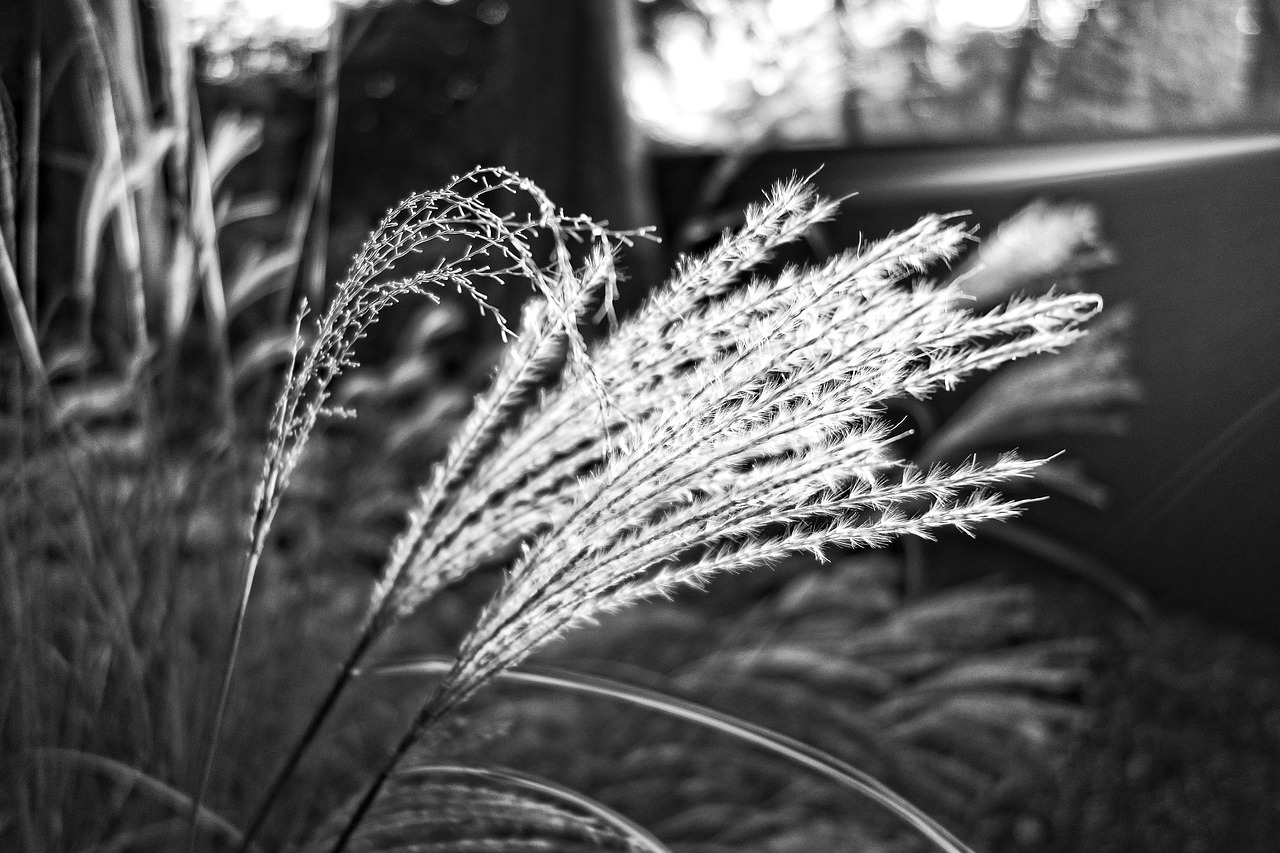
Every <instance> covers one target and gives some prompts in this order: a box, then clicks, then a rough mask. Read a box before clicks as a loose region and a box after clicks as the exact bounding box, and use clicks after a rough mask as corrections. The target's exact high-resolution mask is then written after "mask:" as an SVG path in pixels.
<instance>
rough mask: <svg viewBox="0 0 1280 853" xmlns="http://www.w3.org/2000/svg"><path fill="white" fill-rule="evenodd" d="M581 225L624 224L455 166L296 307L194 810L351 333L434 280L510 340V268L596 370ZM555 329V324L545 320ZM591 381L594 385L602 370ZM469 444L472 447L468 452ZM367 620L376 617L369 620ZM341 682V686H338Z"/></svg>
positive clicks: (577, 355)
mask: <svg viewBox="0 0 1280 853" xmlns="http://www.w3.org/2000/svg"><path fill="white" fill-rule="evenodd" d="M497 194H503V195H507V194H517V195H523V196H525V197H527V198H529V199H532V201H533V203H534V206H535V208H536V211H537V213H536V215H530V216H526V217H524V218H517V217H516V216H514V215H511V214H503V213H499V212H498V211H497V210H496V209H495V207H496V205H494V204H493V199H494V196H495V195H497ZM544 235H550V236H551V237H552V238H553V242H554V246H555V247H556V249H555V251H554V252H553V259H552V261H551V262H550V263H549V264H546V263H543V262H542V261H540V260H539V254H538V252H537V250H536V248H535V241H536V240H537V238H539V237H540V236H544ZM584 237H591V238H595V239H599V240H600V241H602V242H604V243H605V245H606V246H607V245H608V242H607V241H608V240H609V239H611V238H613V237H617V238H618V239H626V235H613V234H612V232H608V231H607V230H606V229H604V228H603V227H602V226H600V225H598V224H596V223H594V222H592V221H590V220H589V219H586V218H585V217H569V216H565V215H564V214H563V213H562V212H560V211H558V210H556V209H555V208H554V207H553V206H552V205H551V203H550V201H549V200H548V199H547V198H546V196H545V195H544V194H543V193H542V191H541V190H539V189H538V188H537V187H536V186H534V185H533V184H532V183H530V182H528V181H526V180H525V179H523V178H521V177H520V176H518V175H515V174H513V173H511V172H507V171H504V170H497V169H477V170H474V171H472V172H469V173H468V174H466V175H463V176H462V177H460V178H456V179H455V180H454V181H452V182H451V183H450V184H449V185H448V186H446V187H445V188H444V189H442V190H436V191H431V192H424V193H417V194H414V195H412V196H410V197H409V198H407V199H405V200H404V201H403V202H401V203H400V204H399V205H397V206H396V207H395V208H393V209H392V210H391V211H390V212H389V213H388V214H387V215H386V217H385V218H384V219H383V221H382V223H381V224H380V225H379V226H378V228H377V229H376V230H375V231H374V232H373V234H372V235H370V237H369V239H368V240H367V241H366V242H365V244H364V246H363V247H362V248H361V250H360V252H359V253H358V254H357V255H356V257H355V259H354V261H353V262H352V266H351V269H350V271H349V273H348V275H347V278H346V280H344V281H343V282H342V283H341V284H340V285H339V287H338V289H337V291H336V292H335V294H334V296H333V298H332V299H331V301H330V303H329V305H328V307H327V308H326V310H325V312H324V313H323V314H322V315H321V317H320V318H319V320H318V322H317V323H316V330H315V334H314V337H313V338H312V339H311V343H310V345H309V346H307V347H306V348H305V350H304V346H303V335H302V321H303V314H304V313H305V308H304V311H303V313H300V315H299V318H298V330H297V334H295V338H294V340H295V343H294V348H293V353H292V358H291V361H290V366H289V370H288V374H287V380H286V383H285V388H284V390H283V392H282V393H281V395H280V398H279V399H278V401H277V404H276V407H275V411H274V414H273V416H272V423H271V430H270V437H269V440H268V444H267V450H266V454H265V458H264V461H263V469H262V473H261V475H260V478H259V481H258V486H257V489H256V491H255V496H254V504H253V510H252V513H251V521H250V525H249V543H248V546H247V549H246V555H245V561H244V571H243V581H242V585H241V590H242V592H241V596H240V600H239V603H238V605H237V608H236V613H235V617H234V621H233V625H232V630H231V637H230V641H229V644H228V652H227V654H226V657H225V664H224V667H223V674H222V678H221V685H220V688H219V693H218V698H217V700H216V706H215V712H214V715H213V725H212V730H211V734H210V736H209V740H208V744H207V746H206V748H205V752H204V758H203V760H202V762H201V770H200V781H199V783H198V785H197V788H196V796H195V797H194V799H193V809H192V813H193V817H194V815H195V814H197V813H198V812H199V809H200V807H201V806H202V804H203V801H204V798H205V796H206V794H207V792H208V788H209V782H210V779H211V776H212V770H213V765H214V762H215V761H216V757H217V752H218V745H219V742H220V739H221V733H222V726H223V722H224V719H225V716H226V709H227V701H228V697H229V695H230V690H231V685H232V683H233V680H234V675H235V666H236V660H237V658H238V655H239V646H240V638H241V635H242V632H243V628H244V620H245V614H246V612H247V610H248V603H249V600H250V595H251V593H252V589H253V582H254V577H255V575H256V573H257V569H258V565H259V563H260V561H261V558H262V554H263V551H264V549H265V547H266V542H267V538H268V535H269V533H270V530H271V526H272V523H273V521H274V519H275V515H276V512H277V510H278V509H279V506H280V502H281V500H282V498H283V495H284V492H285V490H286V489H287V488H288V484H289V479H290V476H291V475H292V473H293V471H294V469H295V468H296V467H297V465H298V462H299V460H300V459H301V455H302V452H303V449H304V448H305V446H306V444H307V441H308V439H309V438H310V435H311V432H312V430H313V429H314V428H315V426H316V424H317V422H318V421H319V419H320V417H321V416H322V415H325V414H328V413H330V410H329V409H328V407H327V401H328V398H329V389H330V386H331V384H332V382H333V380H334V379H335V378H336V377H337V376H338V375H339V374H340V373H341V372H343V371H344V370H346V369H347V368H350V367H353V366H355V364H356V359H355V354H354V347H355V345H356V343H357V342H358V341H359V340H361V339H362V338H363V337H364V336H365V334H366V333H367V331H368V329H369V327H370V326H371V325H372V324H373V323H374V322H375V321H376V320H377V318H378V315H379V314H380V313H381V311H382V310H383V309H384V308H386V307H388V306H389V305H391V304H393V303H395V302H396V301H397V300H399V299H400V298H401V297H402V296H404V295H406V294H410V293H418V294H422V295H425V296H427V297H428V298H432V299H435V298H437V297H436V296H435V294H434V293H433V292H432V290H433V289H434V288H439V287H448V288H453V289H455V290H456V291H458V292H459V293H463V294H466V295H467V296H469V297H470V298H471V299H472V300H473V301H474V302H475V303H476V304H477V305H478V306H479V308H480V311H481V313H482V314H487V315H489V316H491V317H493V318H494V320H495V321H496V322H497V324H498V327H499V329H500V331H501V333H502V337H503V339H504V340H506V339H507V337H508V336H510V335H511V334H512V332H511V329H510V328H509V327H508V326H507V324H506V322H505V321H504V320H503V318H502V317H501V315H499V314H498V312H497V311H496V310H495V309H494V308H493V307H492V306H490V305H489V303H488V301H487V299H486V298H485V296H484V293H483V289H482V288H483V287H485V286H486V285H489V284H492V285H501V284H505V283H507V282H508V281H511V280H513V279H514V280H523V281H528V282H531V283H532V284H533V285H534V287H535V288H536V289H537V291H538V293H539V296H540V297H541V299H540V301H539V302H538V303H537V304H539V305H541V306H542V308H540V309H539V310H541V311H543V312H545V314H546V317H547V321H546V323H545V326H546V330H545V331H546V335H547V336H548V337H550V338H555V339H556V340H557V341H558V342H559V343H558V345H561V346H564V347H565V348H567V349H568V351H569V354H570V367H571V369H572V370H573V371H574V372H575V375H578V376H580V377H582V378H583V379H584V381H588V382H591V380H590V379H589V377H586V375H585V374H586V371H587V366H586V358H585V343H584V342H583V341H582V339H581V336H580V335H579V333H578V331H577V320H578V317H579V314H580V306H579V305H578V303H577V301H575V300H576V299H577V298H578V296H579V294H578V293H577V290H580V289H585V288H576V289H575V288H573V287H571V283H572V282H578V281H581V280H588V279H590V280H591V281H592V282H594V283H595V284H607V285H608V286H610V287H611V286H612V284H613V282H612V279H611V278H609V276H607V275H604V276H596V277H593V276H581V277H576V276H575V275H574V273H573V270H572V269H571V268H570V266H569V252H568V249H567V248H566V243H567V241H568V240H569V239H571V238H579V239H581V238H584ZM433 243H435V244H452V245H453V246H456V247H457V249H456V252H455V254H454V256H453V257H452V258H448V259H442V260H440V261H439V262H438V263H437V264H436V265H435V266H434V267H433V268H431V269H429V270H427V271H425V272H420V273H417V274H415V275H413V276H411V277H408V278H401V279H393V280H387V279H386V278H384V276H386V274H388V273H389V272H391V270H392V269H393V268H394V266H395V265H396V263H397V262H399V261H400V260H402V259H403V258H405V257H406V256H408V255H411V254H416V253H418V252H421V251H422V250H423V248H424V247H426V246H427V245H429V244H433ZM603 257H604V258H606V259H607V258H608V251H607V250H606V251H605V252H604V253H603ZM596 265H597V266H598V267H600V268H605V267H608V268H609V269H611V266H610V265H609V264H608V261H607V260H602V259H600V256H597V261H596ZM593 286H594V285H593ZM609 295H611V294H609ZM553 329H555V330H559V331H550V330H553ZM545 345H546V341H541V342H538V341H534V342H531V343H527V344H524V345H523V346H524V347H526V348H527V347H532V348H533V350H534V353H535V354H539V355H541V356H543V357H545V356H546V353H545V349H546V346H545ZM591 384H593V385H594V386H596V387H599V383H598V382H595V383H591ZM467 456H468V458H469V456H470V454H467ZM371 624H374V623H373V622H372V620H371ZM359 645H360V644H357V647H359ZM342 679H343V676H340V680H342ZM337 689H338V690H340V689H341V686H340V685H339V686H338V688H337ZM331 692H332V691H331ZM335 695H336V693H335ZM304 748H305V747H304ZM268 808H269V806H268ZM252 840H253V836H252V835H251V834H246V837H245V840H244V842H243V845H242V846H245V847H247V846H248V845H249V844H251V843H252ZM194 844H195V833H194V825H193V828H192V832H191V833H190V835H189V840H188V849H193V848H194Z"/></svg>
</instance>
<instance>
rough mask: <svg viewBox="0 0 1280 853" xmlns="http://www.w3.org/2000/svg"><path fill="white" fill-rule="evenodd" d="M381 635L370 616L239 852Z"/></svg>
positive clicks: (246, 847) (270, 789)
mask: <svg viewBox="0 0 1280 853" xmlns="http://www.w3.org/2000/svg"><path fill="white" fill-rule="evenodd" d="M380 634H381V630H379V627H378V621H377V620H376V619H370V620H368V621H367V622H366V623H365V626H364V628H363V629H362V630H361V631H360V636H359V637H358V638H357V640H356V643H355V645H354V646H353V647H352V649H351V652H350V653H349V654H348V655H347V659H346V660H345V661H344V662H343V664H342V668H341V669H339V670H338V675H337V676H336V677H335V678H334V680H333V683H332V684H330V685H329V691H328V692H327V693H326V694H325V697H324V699H323V700H321V702H320V705H319V706H318V707H317V708H316V710H315V713H313V714H312V716H311V719H310V720H309V721H308V722H307V727H306V729H305V730H303V733H302V735H301V736H300V737H299V738H298V740H297V742H296V743H295V744H294V745H293V749H292V751H290V753H289V756H288V758H286V759H285V762H284V764H283V765H282V766H281V767H280V770H279V771H277V773H276V776H275V778H274V779H273V780H272V781H271V785H270V786H269V787H268V788H267V792H266V793H265V794H264V795H263V797H262V800H261V801H260V802H259V804H258V807H257V809H256V810H255V811H254V814H253V819H252V820H251V821H250V822H249V827H248V828H247V829H246V830H245V832H244V840H242V841H241V842H240V846H239V848H238V849H237V851H236V853H247V852H248V850H249V848H250V845H252V844H253V840H254V838H256V837H257V835H258V831H259V830H260V829H262V824H263V823H264V822H265V821H266V819H267V816H268V815H269V814H270V813H271V809H272V807H273V806H274V805H275V801H276V799H277V798H278V797H279V796H280V792H281V791H282V790H283V789H284V786H285V784H286V783H287V782H288V781H289V780H290V779H291V778H293V773H294V771H295V770H297V768H298V763H299V762H300V761H301V760H302V756H303V755H304V754H305V753H306V751H307V748H308V747H309V746H310V745H311V742H312V741H313V740H315V738H316V735H317V734H318V733H319V732H320V728H321V726H323V725H324V722H325V720H327V719H328V718H329V714H330V712H332V711H333V708H334V706H335V705H336V704H337V701H338V697H339V696H340V695H341V694H342V691H343V690H344V689H345V688H346V686H347V683H348V682H349V681H350V680H351V679H352V677H353V676H355V674H356V673H357V671H358V670H357V667H358V665H359V663H360V660H361V659H362V658H363V657H364V654H365V652H366V651H368V650H369V646H371V645H372V644H373V642H374V640H376V639H377V638H378V636H379V635H380Z"/></svg>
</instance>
